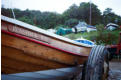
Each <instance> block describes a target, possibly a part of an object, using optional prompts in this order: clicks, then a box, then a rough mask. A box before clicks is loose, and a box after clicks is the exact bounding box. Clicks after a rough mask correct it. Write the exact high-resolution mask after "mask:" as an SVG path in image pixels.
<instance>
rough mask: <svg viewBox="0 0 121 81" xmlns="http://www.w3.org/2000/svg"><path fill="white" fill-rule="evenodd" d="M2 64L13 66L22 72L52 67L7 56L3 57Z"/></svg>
mask: <svg viewBox="0 0 121 81" xmlns="http://www.w3.org/2000/svg"><path fill="white" fill-rule="evenodd" d="M1 65H2V66H5V67H10V68H13V69H15V70H21V72H32V71H40V70H45V69H50V68H48V67H45V66H38V65H36V64H32V63H27V62H23V61H18V60H15V59H10V58H7V57H2V61H1ZM2 72H3V71H2ZM6 73H7V72H6Z"/></svg>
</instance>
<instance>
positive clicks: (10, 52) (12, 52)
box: [2, 45, 68, 69]
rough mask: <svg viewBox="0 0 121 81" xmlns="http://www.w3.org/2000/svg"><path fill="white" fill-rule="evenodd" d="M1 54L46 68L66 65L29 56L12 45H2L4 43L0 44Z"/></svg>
mask: <svg viewBox="0 0 121 81" xmlns="http://www.w3.org/2000/svg"><path fill="white" fill-rule="evenodd" d="M2 56H4V57H9V58H11V59H15V60H19V61H24V62H27V63H32V64H36V65H38V66H46V67H48V68H53V69H54V68H62V67H67V66H68V65H66V64H62V63H58V62H55V61H51V60H47V59H42V58H38V57H35V56H31V55H29V54H26V53H25V52H23V51H21V50H18V49H15V48H12V47H8V46H4V45H2Z"/></svg>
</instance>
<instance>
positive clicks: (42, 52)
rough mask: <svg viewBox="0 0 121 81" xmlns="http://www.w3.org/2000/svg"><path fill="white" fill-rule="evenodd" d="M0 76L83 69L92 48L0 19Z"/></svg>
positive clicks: (7, 18)
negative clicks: (79, 67)
mask: <svg viewBox="0 0 121 81" xmlns="http://www.w3.org/2000/svg"><path fill="white" fill-rule="evenodd" d="M1 32H2V33H1V51H2V52H1V72H2V74H14V73H23V72H35V71H45V70H52V69H60V68H68V67H74V66H76V65H83V64H84V63H85V61H87V59H88V56H89V55H90V52H91V49H92V47H93V46H92V45H87V44H82V43H79V42H76V41H73V40H70V39H68V38H64V37H62V36H59V35H56V34H53V33H50V32H48V31H46V30H43V29H41V28H38V27H36V26H32V25H30V24H27V23H24V22H22V21H18V20H16V19H12V18H9V17H6V16H1Z"/></svg>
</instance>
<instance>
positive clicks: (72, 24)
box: [65, 19, 78, 27]
mask: <svg viewBox="0 0 121 81" xmlns="http://www.w3.org/2000/svg"><path fill="white" fill-rule="evenodd" d="M76 24H78V20H77V19H69V20H67V21H65V25H67V26H69V27H74V26H75V25H76Z"/></svg>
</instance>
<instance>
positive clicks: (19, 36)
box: [2, 30, 87, 56]
mask: <svg viewBox="0 0 121 81" xmlns="http://www.w3.org/2000/svg"><path fill="white" fill-rule="evenodd" d="M2 32H3V33H6V34H9V35H12V36H15V37H18V38H22V39H25V40H28V41H31V42H35V43H38V44H41V45H44V46H48V47H50V48H54V49H57V50H60V51H63V52H66V53H69V54H73V55H78V56H87V55H83V54H80V55H79V54H76V53H72V52H69V51H65V50H62V49H59V48H56V47H53V46H51V45H48V44H45V43H43V42H40V41H37V40H33V39H30V38H29V37H25V36H21V35H18V34H15V33H11V32H8V31H5V30H2Z"/></svg>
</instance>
